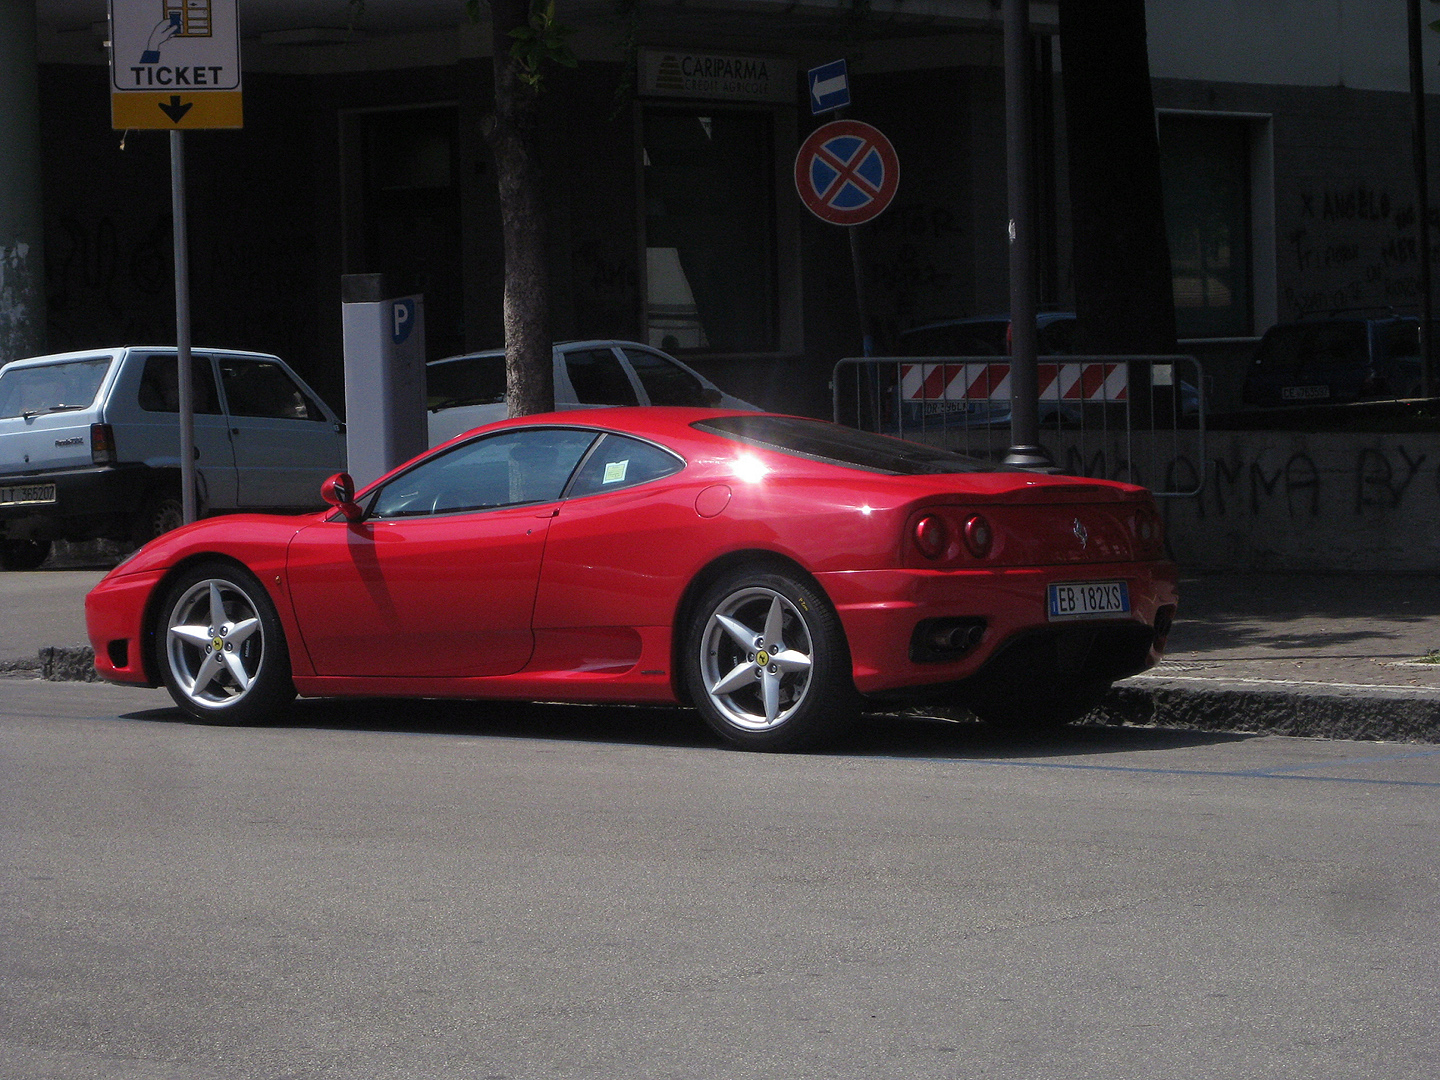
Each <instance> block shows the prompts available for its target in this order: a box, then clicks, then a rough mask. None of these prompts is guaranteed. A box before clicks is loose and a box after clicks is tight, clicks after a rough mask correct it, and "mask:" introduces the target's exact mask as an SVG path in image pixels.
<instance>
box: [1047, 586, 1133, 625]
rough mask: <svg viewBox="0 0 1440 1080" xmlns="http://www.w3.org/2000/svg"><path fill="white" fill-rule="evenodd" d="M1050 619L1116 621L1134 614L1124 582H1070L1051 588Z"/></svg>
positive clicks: (1128, 588) (1128, 590)
mask: <svg viewBox="0 0 1440 1080" xmlns="http://www.w3.org/2000/svg"><path fill="white" fill-rule="evenodd" d="M1049 606H1050V619H1051V621H1054V620H1056V619H1113V618H1119V617H1122V616H1125V615H1129V614H1130V586H1129V585H1128V584H1127V583H1126V582H1123V581H1068V582H1057V583H1055V584H1052V585H1051V586H1050V605H1049Z"/></svg>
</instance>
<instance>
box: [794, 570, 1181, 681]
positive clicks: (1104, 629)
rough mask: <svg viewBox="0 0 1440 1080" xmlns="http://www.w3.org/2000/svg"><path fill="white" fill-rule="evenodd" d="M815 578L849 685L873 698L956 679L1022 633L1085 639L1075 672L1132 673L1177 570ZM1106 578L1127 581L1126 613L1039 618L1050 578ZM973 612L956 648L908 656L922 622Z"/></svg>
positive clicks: (1161, 616)
mask: <svg viewBox="0 0 1440 1080" xmlns="http://www.w3.org/2000/svg"><path fill="white" fill-rule="evenodd" d="M819 580H820V583H821V585H822V586H824V588H825V591H826V593H827V595H829V597H830V599H831V601H832V602H833V603H834V604H835V607H836V610H837V612H838V613H839V616H840V621H841V623H842V624H843V625H844V627H845V635H846V639H847V641H848V643H849V646H850V657H851V661H852V664H853V668H854V675H855V686H856V689H858V690H859V691H860V692H861V693H862V694H870V695H880V696H884V695H886V694H898V695H900V696H904V694H905V693H906V692H916V691H923V690H924V689H925V688H927V687H944V686H947V685H950V684H954V683H958V682H962V681H963V680H966V679H968V678H970V677H971V676H974V675H976V674H977V673H978V672H979V671H980V670H981V669H982V668H983V667H984V666H985V665H986V664H987V662H988V661H990V660H991V659H992V658H994V657H995V656H996V655H997V654H998V653H1000V652H1002V651H1007V652H1012V651H1014V650H1013V649H1012V648H1011V646H1012V645H1014V644H1015V643H1017V642H1021V641H1023V640H1026V639H1040V640H1052V641H1061V642H1076V643H1080V642H1087V643H1088V644H1086V645H1085V646H1084V647H1085V651H1086V654H1087V657H1088V658H1082V659H1081V660H1080V661H1079V664H1080V669H1081V676H1082V677H1084V676H1086V675H1089V676H1091V677H1093V678H1094V679H1109V680H1113V679H1115V678H1119V677H1121V676H1122V675H1130V674H1134V673H1135V672H1136V671H1142V670H1144V669H1145V668H1148V667H1151V666H1153V665H1154V664H1155V663H1157V662H1158V661H1159V659H1160V656H1161V653H1162V651H1163V648H1164V631H1165V630H1167V629H1168V622H1169V619H1170V618H1171V617H1173V614H1174V608H1175V603H1176V593H1175V581H1176V570H1175V566H1174V564H1173V563H1167V562H1140V563H1088V564H1084V565H1073V566H1045V567H1012V568H1007V569H997V570H984V571H972V570H962V571H945V570H860V571H849V572H842V573H829V574H820V575H819ZM1114 580H1123V581H1125V582H1126V583H1127V584H1128V586H1129V594H1130V608H1131V610H1130V613H1129V615H1127V616H1126V617H1124V618H1105V619H1093V620H1084V621H1066V622H1052V621H1051V620H1050V619H1049V618H1048V615H1047V605H1046V591H1047V586H1048V585H1050V584H1051V583H1052V582H1080V581H1114ZM977 618H978V619H983V620H984V624H985V628H984V632H983V634H981V635H980V637H979V641H978V643H976V644H975V645H974V646H973V647H972V648H970V649H969V650H968V651H966V652H964V653H963V654H962V655H958V656H956V657H954V658H946V659H938V660H917V659H916V658H915V657H914V655H912V653H913V650H912V642H913V640H914V638H915V632H916V627H917V626H919V625H920V624H921V623H925V622H928V620H932V619H977ZM1157 620H1158V621H1159V622H1160V624H1161V626H1160V631H1161V632H1160V633H1157V632H1156V623H1157ZM1092 631H1093V633H1092ZM1097 643H1098V645H1097ZM1076 647H1079V646H1078V645H1077V646H1076ZM1062 651H1064V650H1062ZM1072 651H1073V649H1072Z"/></svg>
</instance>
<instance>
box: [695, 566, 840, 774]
mask: <svg viewBox="0 0 1440 1080" xmlns="http://www.w3.org/2000/svg"><path fill="white" fill-rule="evenodd" d="M685 653H686V656H685V664H686V667H685V676H686V681H687V685H688V689H689V691H690V696H691V699H692V700H693V701H694V703H695V705H696V707H697V708H698V709H699V710H700V715H701V716H703V717H704V719H705V722H706V723H707V724H709V725H710V727H711V728H712V729H713V730H714V731H715V732H716V733H718V734H719V735H720V736H721V737H722V738H724V739H725V740H727V741H728V742H731V743H734V744H735V745H737V746H741V747H745V748H747V749H752V750H794V749H800V748H803V747H810V746H814V745H816V744H817V743H819V742H820V741H822V740H824V739H827V738H831V737H833V736H835V735H836V734H838V733H839V732H840V731H842V730H843V729H844V728H846V727H847V726H849V724H850V722H851V721H852V720H853V719H854V717H855V715H856V713H857V712H858V709H859V695H858V694H856V692H855V685H854V682H853V680H852V676H851V672H850V653H849V650H848V649H847V648H846V644H845V634H844V630H843V629H842V628H841V626H840V620H839V617H838V616H837V615H836V614H835V611H834V609H833V608H832V607H831V606H830V603H829V601H828V600H826V598H825V597H824V596H823V595H822V594H821V593H820V592H819V590H817V589H815V588H814V587H813V586H811V585H810V584H808V583H806V582H804V581H801V580H797V578H795V577H792V576H790V575H788V574H784V573H775V572H764V571H753V570H752V571H744V570H742V571H736V572H732V573H730V574H727V575H726V576H725V577H723V578H721V579H720V580H719V581H717V582H715V584H713V585H712V586H711V587H710V588H709V589H708V590H706V593H705V595H704V598H703V599H702V600H701V602H700V604H699V605H698V607H697V608H696V611H695V616H694V618H693V619H692V621H691V625H690V628H689V633H688V635H687V644H686V648H685Z"/></svg>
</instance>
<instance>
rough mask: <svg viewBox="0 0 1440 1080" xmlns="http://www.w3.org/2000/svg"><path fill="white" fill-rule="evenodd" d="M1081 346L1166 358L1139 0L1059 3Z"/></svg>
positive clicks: (1162, 250)
mask: <svg viewBox="0 0 1440 1080" xmlns="http://www.w3.org/2000/svg"><path fill="white" fill-rule="evenodd" d="M1060 62H1061V68H1062V72H1063V84H1064V90H1065V129H1066V142H1067V144H1068V146H1069V156H1070V205H1071V214H1072V218H1073V222H1074V268H1075V270H1074V272H1075V314H1076V316H1077V318H1078V326H1077V330H1078V332H1079V337H1080V341H1079V345H1080V347H1081V348H1082V349H1083V350H1084V351H1086V352H1091V353H1131V354H1136V353H1173V352H1174V351H1175V349H1176V345H1175V295H1174V287H1173V281H1172V278H1171V269H1170V245H1169V243H1168V242H1167V241H1166V238H1165V207H1164V203H1163V201H1162V198H1161V191H1160V144H1159V141H1158V139H1157V138H1156V134H1155V104H1154V99H1153V96H1152V94H1151V89H1150V62H1149V56H1148V53H1147V52H1146V44H1145V3H1144V0H1061V2H1060Z"/></svg>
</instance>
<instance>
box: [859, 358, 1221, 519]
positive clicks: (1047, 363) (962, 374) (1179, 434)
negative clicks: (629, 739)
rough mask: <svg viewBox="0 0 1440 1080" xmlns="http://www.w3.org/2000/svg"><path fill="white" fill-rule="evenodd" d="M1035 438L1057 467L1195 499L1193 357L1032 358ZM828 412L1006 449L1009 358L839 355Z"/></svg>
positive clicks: (865, 423) (1201, 434) (918, 436)
mask: <svg viewBox="0 0 1440 1080" xmlns="http://www.w3.org/2000/svg"><path fill="white" fill-rule="evenodd" d="M1037 367H1038V375H1039V378H1038V383H1039V389H1040V393H1039V411H1040V441H1041V443H1042V444H1044V446H1045V448H1046V450H1047V451H1048V452H1049V453H1050V455H1051V457H1052V458H1053V459H1054V461H1055V462H1056V464H1057V465H1058V466H1059V468H1060V470H1061V471H1062V472H1066V473H1071V474H1074V475H1077V476H1103V477H1105V478H1106V479H1111V480H1125V481H1127V482H1130V483H1135V484H1143V485H1144V486H1146V487H1148V488H1150V489H1151V490H1152V491H1153V492H1154V493H1155V494H1156V495H1157V496H1170V497H1178V496H1194V495H1198V494H1199V493H1200V490H1201V489H1202V488H1203V487H1204V484H1205V461H1206V456H1205V379H1204V373H1203V371H1202V370H1201V367H1200V362H1199V361H1198V360H1196V359H1195V357H1193V356H1042V357H1040V359H1039V363H1038V365H1037ZM831 393H832V407H833V411H834V420H835V422H836V423H839V424H847V425H849V426H851V427H857V428H860V429H862V430H866V431H876V432H880V433H882V434H886V435H895V436H898V437H899V438H902V439H911V440H914V441H916V442H924V443H930V444H933V445H937V446H945V447H947V448H948V449H952V450H957V451H959V452H961V453H963V454H968V455H970V456H972V457H978V458H981V459H984V460H988V461H999V460H1001V459H1002V458H1004V456H1005V454H1006V451H1007V450H1008V449H1009V446H1010V361H1009V360H1006V359H998V360H997V359H996V358H995V357H993V356H943V357H930V356H927V357H915V356H885V357H846V358H845V359H843V360H841V361H840V362H839V363H837V364H836V365H835V370H834V373H833V376H832V380H831Z"/></svg>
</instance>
